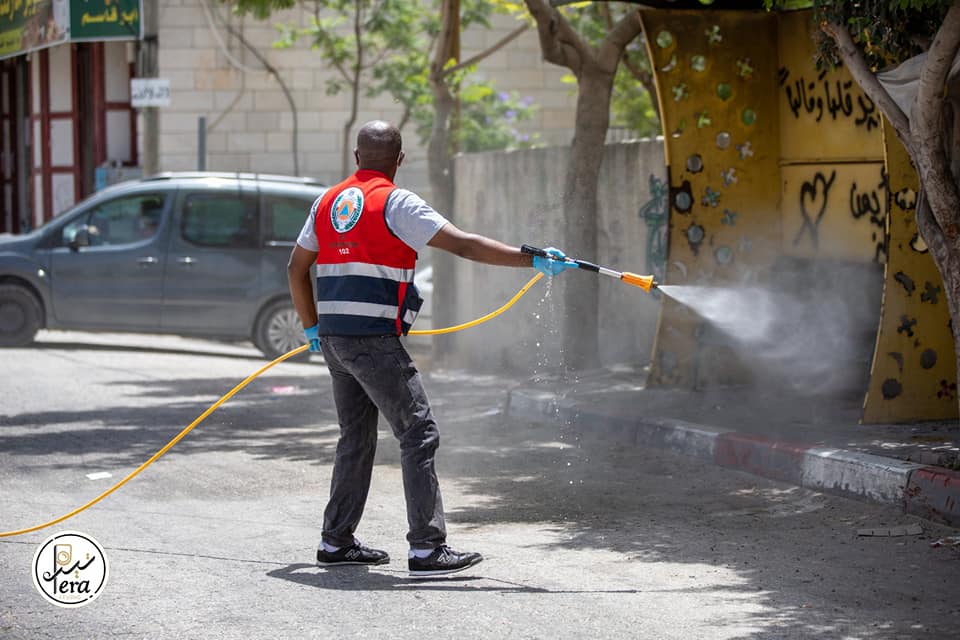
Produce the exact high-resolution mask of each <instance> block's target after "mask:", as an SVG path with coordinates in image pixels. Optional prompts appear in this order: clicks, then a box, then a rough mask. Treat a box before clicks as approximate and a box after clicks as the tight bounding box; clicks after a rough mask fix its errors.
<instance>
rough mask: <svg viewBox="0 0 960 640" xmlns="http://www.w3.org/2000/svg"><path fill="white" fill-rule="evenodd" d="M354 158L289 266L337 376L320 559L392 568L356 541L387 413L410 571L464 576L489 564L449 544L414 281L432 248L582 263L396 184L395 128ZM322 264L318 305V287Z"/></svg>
mask: <svg viewBox="0 0 960 640" xmlns="http://www.w3.org/2000/svg"><path fill="white" fill-rule="evenodd" d="M354 157H355V158H356V161H357V167H358V169H357V171H356V173H354V174H353V175H352V176H350V177H349V178H347V179H346V180H344V181H343V182H341V183H339V184H337V185H335V186H333V187H331V188H330V189H329V190H328V191H327V192H326V193H325V194H324V195H323V196H322V197H320V198H319V199H318V200H317V201H316V202H314V204H313V207H312V209H311V211H310V215H309V217H308V218H307V221H306V223H305V224H304V227H303V230H302V231H301V232H300V236H299V238H298V239H297V246H296V247H294V250H293V252H292V253H291V255H290V262H289V264H288V266H287V275H288V278H289V283H290V294H291V297H292V298H293V304H294V306H295V307H296V310H297V314H298V315H299V316H300V321H301V322H302V323H303V326H304V327H306V329H304V335H305V336H306V338H307V340H308V341H309V343H310V351H314V352H322V353H323V356H324V359H325V360H326V363H327V367H328V368H329V370H330V377H331V380H332V383H333V398H334V403H335V404H336V407H337V415H338V419H339V422H340V439H339V442H338V443H337V452H336V457H335V460H334V465H333V475H332V479H331V483H330V484H331V486H330V499H329V502H328V503H327V506H326V509H325V510H324V514H323V530H322V534H321V541H320V544H319V546H318V548H317V564H318V565H319V566H321V567H334V566H340V565H358V564H359V565H378V564H384V563H387V562H389V561H390V558H389V556H388V555H387V553H386V552H384V551H380V550H377V549H372V548H370V547H367V546H365V545H363V544H361V543H360V542H359V540H357V538H355V537H354V533H355V531H356V529H357V526H358V525H359V523H360V518H361V515H362V514H363V509H364V505H365V503H366V500H367V493H368V491H369V488H370V480H371V476H372V473H373V460H374V454H375V452H376V446H377V421H378V417H379V413H380V412H382V413H383V415H384V418H386V420H387V422H388V423H389V424H390V427H391V428H392V430H393V433H394V435H395V436H396V438H397V439H398V440H399V442H400V452H401V458H400V460H401V467H402V473H403V486H404V496H405V499H406V506H407V524H408V527H409V531H408V533H407V542H408V543H409V545H410V551H409V553H408V560H407V564H408V569H409V572H410V575H411V576H414V577H428V576H434V575H443V574H449V573H455V572H458V571H462V570H464V569H466V568H468V567H471V566H473V565H475V564H477V563H478V562H480V561H481V560H482V559H483V558H482V556H481V555H480V554H479V553H473V552H460V551H454V550H453V549H451V548H450V547H449V546H447V544H446V542H447V532H446V525H445V521H444V514H443V502H442V500H441V497H440V485H439V482H438V480H437V474H436V469H435V465H434V460H435V455H436V451H437V445H438V443H439V431H438V429H437V424H436V422H435V421H434V418H433V412H432V411H431V409H430V403H429V400H428V399H427V395H426V393H425V392H424V389H423V385H422V382H421V379H420V374H419V372H418V371H417V368H416V366H415V365H414V363H413V361H412V360H411V358H410V356H409V354H408V353H407V351H406V349H405V348H404V346H403V344H402V343H401V341H400V336H402V335H406V334H407V332H408V331H409V330H410V326H411V325H412V324H413V322H414V320H415V319H416V316H417V312H418V311H419V309H420V305H421V299H420V297H419V295H418V294H417V290H416V287H415V286H414V284H413V275H414V269H415V267H416V260H417V254H418V252H419V251H421V250H422V249H423V248H424V247H425V246H430V247H434V248H437V249H443V250H445V251H449V252H450V253H453V254H455V255H458V256H460V257H462V258H467V259H469V260H475V261H477V262H483V263H486V264H492V265H502V266H508V267H529V266H533V267H534V268H536V269H538V270H540V271H541V272H543V273H545V274H547V275H550V276H553V275H556V274H558V273H560V272H561V271H563V270H564V269H568V268H572V267H573V268H575V267H578V265H577V264H576V263H575V262H572V261H567V260H566V259H565V258H566V256H565V255H564V253H563V252H561V251H559V250H557V249H552V248H551V249H547V250H545V251H542V252H540V251H538V253H539V254H540V255H531V254H530V253H527V252H524V251H522V250H521V249H520V248H519V247H513V246H510V245H506V244H504V243H502V242H499V241H497V240H493V239H491V238H487V237H485V236H482V235H479V234H474V233H466V232H464V231H461V230H460V229H458V228H457V227H456V226H454V225H453V224H452V223H450V222H449V221H447V220H446V219H445V218H444V217H443V216H442V215H440V214H439V213H437V212H436V211H434V210H433V209H432V208H431V207H430V206H429V205H428V204H427V203H426V202H424V201H423V199H421V198H420V197H419V196H417V195H416V194H414V193H412V192H410V191H407V190H406V189H402V188H398V187H396V186H395V185H394V183H393V179H394V177H395V176H396V173H397V169H399V167H400V165H401V164H402V162H403V151H402V143H401V136H400V131H399V130H398V129H397V128H396V127H395V126H394V125H392V124H389V123H387V122H382V121H372V122H368V123H366V124H365V125H363V127H361V128H360V131H359V133H358V134H357V147H356V149H355V150H354ZM314 264H316V269H317V274H316V275H317V281H316V289H317V299H316V301H315V300H314V299H313V287H312V283H311V280H310V278H311V275H310V270H311V268H312V267H313V265H314Z"/></svg>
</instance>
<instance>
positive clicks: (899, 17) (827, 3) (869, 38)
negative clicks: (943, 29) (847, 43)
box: [764, 0, 953, 70]
mask: <svg viewBox="0 0 960 640" xmlns="http://www.w3.org/2000/svg"><path fill="white" fill-rule="evenodd" d="M797 1H798V0H764V5H765V6H766V7H767V9H774V10H775V9H791V8H796V7H794V6H793V5H795V4H796V2H797ZM807 4H808V5H812V6H813V8H814V12H813V19H814V21H815V22H816V23H820V22H822V21H827V22H836V23H839V24H845V25H847V27H848V28H849V29H850V33H851V35H853V37H854V40H855V41H856V43H857V45H858V46H859V47H860V48H861V50H862V51H863V53H864V56H865V58H866V60H867V64H869V65H870V67H871V68H872V69H874V70H879V69H881V68H883V67H886V66H888V65H892V64H897V63H899V62H902V61H903V60H906V59H907V58H909V57H911V56H914V55H917V54H918V53H921V52H922V51H924V50H925V49H926V47H927V46H929V42H930V40H931V39H932V38H933V35H934V34H935V33H936V32H937V29H938V28H939V26H940V24H941V23H942V22H943V16H944V14H945V13H946V11H947V9H949V8H950V5H951V4H953V2H952V0H858V1H857V2H847V1H843V0H813V2H809V3H807ZM818 48H819V54H820V62H821V63H822V62H828V63H834V64H836V63H837V62H838V57H837V55H836V51H835V49H834V43H833V41H832V40H831V39H830V38H827V37H822V38H820V39H819V40H818Z"/></svg>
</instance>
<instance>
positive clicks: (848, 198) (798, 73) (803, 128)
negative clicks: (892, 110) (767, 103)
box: [777, 11, 887, 262]
mask: <svg viewBox="0 0 960 640" xmlns="http://www.w3.org/2000/svg"><path fill="white" fill-rule="evenodd" d="M777 26H778V37H777V55H778V58H779V66H778V70H777V82H778V87H779V92H778V94H779V105H778V108H779V114H780V165H781V167H782V170H781V180H782V207H781V213H782V215H783V227H782V229H783V253H784V255H790V256H797V257H803V258H835V259H843V260H852V261H856V262H863V261H877V262H883V261H884V260H885V250H884V227H885V223H886V216H887V192H886V181H885V179H884V175H883V141H882V135H881V131H880V122H881V117H880V112H879V110H878V109H877V108H876V107H875V106H874V105H873V102H871V101H870V100H869V99H868V98H867V97H866V96H865V95H864V93H863V91H861V89H860V87H859V86H858V85H857V84H856V83H855V82H854V81H853V77H852V76H851V75H850V72H849V71H847V69H846V68H843V67H842V68H840V69H832V68H827V69H817V68H816V65H815V64H814V62H813V61H814V56H815V55H816V44H815V42H814V38H813V35H814V34H813V29H814V26H813V24H812V20H811V18H810V12H809V11H796V12H789V13H781V14H778V16H777Z"/></svg>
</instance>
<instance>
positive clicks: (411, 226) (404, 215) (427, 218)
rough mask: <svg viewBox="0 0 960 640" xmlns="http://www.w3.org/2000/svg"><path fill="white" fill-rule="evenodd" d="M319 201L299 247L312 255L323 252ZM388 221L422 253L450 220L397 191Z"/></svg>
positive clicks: (405, 192) (389, 205)
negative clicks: (317, 228)
mask: <svg viewBox="0 0 960 640" xmlns="http://www.w3.org/2000/svg"><path fill="white" fill-rule="evenodd" d="M319 203H320V200H319V198H318V199H317V201H316V202H314V203H313V208H312V209H311V210H310V215H309V216H307V221H306V222H305V223H304V225H303V229H301V230H300V235H299V237H297V244H298V245H300V246H301V247H303V248H304V249H307V250H308V251H319V250H320V243H319V242H317V231H316V226H315V225H316V216H317V205H318V204H319ZM384 218H386V221H387V226H388V227H389V228H390V230H391V231H392V232H393V233H394V234H395V235H396V236H397V237H398V238H400V240H402V241H403V242H404V244H406V245H407V246H408V247H410V248H411V249H413V250H414V251H416V252H417V253H420V251H422V250H423V248H424V247H425V246H427V243H428V242H430V240H431V239H432V238H433V236H435V235H436V234H437V231H440V229H441V228H442V227H443V225H445V224H447V219H446V218H444V217H443V216H442V215H440V214H439V213H437V212H436V211H435V210H434V209H433V207H431V206H430V205H428V204H427V203H426V202H424V200H423V198H421V197H420V196H418V195H417V194H415V193H413V192H412V191H408V190H406V189H400V188H397V189H394V190H393V191H392V192H391V193H390V195H389V196H387V202H386V203H385V204H384Z"/></svg>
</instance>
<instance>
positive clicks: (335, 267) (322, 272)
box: [317, 262, 413, 282]
mask: <svg viewBox="0 0 960 640" xmlns="http://www.w3.org/2000/svg"><path fill="white" fill-rule="evenodd" d="M333 276H366V277H368V278H383V279H385V280H396V281H397V282H410V281H411V280H413V269H398V268H397V267H386V266H384V265H382V264H368V263H366V262H346V263H343V264H318V265H317V277H318V278H323V277H333Z"/></svg>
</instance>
